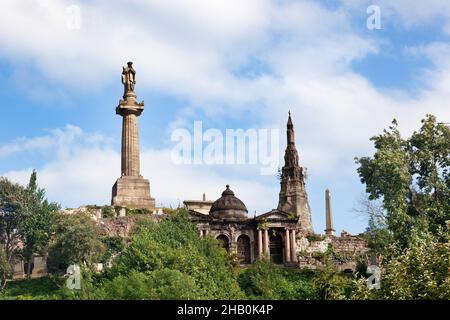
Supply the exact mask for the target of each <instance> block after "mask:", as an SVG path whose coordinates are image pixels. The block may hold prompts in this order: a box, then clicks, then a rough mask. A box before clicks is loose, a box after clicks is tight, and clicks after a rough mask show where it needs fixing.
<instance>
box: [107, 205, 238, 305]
mask: <svg viewBox="0 0 450 320" xmlns="http://www.w3.org/2000/svg"><path fill="white" fill-rule="evenodd" d="M163 271H164V272H163ZM161 272H163V273H161ZM136 273H142V274H143V275H142V276H138V275H137V274H136ZM156 273H161V274H164V275H166V276H167V279H169V280H168V287H173V285H172V284H170V281H171V280H170V279H172V280H173V279H178V278H179V279H180V281H183V282H185V283H190V281H193V282H192V283H191V284H190V288H191V289H192V292H193V293H195V294H193V296H194V298H202V299H236V298H242V297H243V293H242V292H241V290H240V289H239V286H238V284H237V281H236V277H237V273H238V267H237V264H236V263H235V262H234V261H233V260H232V259H231V257H230V256H229V255H228V254H227V252H226V251H225V250H223V249H222V248H220V247H219V246H218V244H217V241H216V240H215V239H212V238H209V237H208V238H206V239H201V238H200V237H199V236H198V231H197V229H196V227H195V226H194V225H193V224H192V223H191V222H190V221H189V217H188V215H187V212H186V210H185V209H177V212H176V214H173V215H171V216H169V217H167V218H166V219H165V220H163V221H162V222H160V223H158V224H156V223H154V222H151V221H140V222H138V223H137V225H136V226H135V229H134V231H133V234H132V237H131V241H130V244H129V245H128V246H127V248H126V249H125V250H124V251H123V252H122V253H121V254H120V256H118V258H117V259H116V261H115V262H114V264H113V266H112V268H111V269H108V270H106V271H105V273H104V279H102V280H100V282H99V283H100V285H99V287H98V290H100V291H103V290H106V291H107V292H109V291H108V290H109V289H105V288H103V284H104V285H107V286H110V287H109V288H110V289H111V290H115V289H114V288H118V287H117V286H119V287H120V284H121V283H122V281H124V280H123V279H126V278H127V277H130V276H131V275H132V274H133V275H132V277H133V279H135V280H136V279H138V280H139V283H142V282H143V283H147V284H156V282H155V281H156V280H154V279H153V278H151V277H152V276H153V275H155V274H156ZM144 275H145V277H144ZM149 277H150V278H149ZM116 278H117V280H116ZM115 281H116V282H115ZM154 289H155V288H154ZM149 290H150V289H149ZM167 290H169V289H167ZM167 290H165V291H164V294H163V291H158V290H156V289H155V290H154V291H145V293H142V294H143V296H142V298H148V297H149V296H152V297H153V298H158V299H163V298H164V297H165V296H166V295H165V294H166V293H167V292H168V291H167ZM169 291H170V290H169ZM124 292H127V291H124ZM158 294H159V296H158ZM184 295H185V294H184V293H183V292H182V291H180V292H179V296H175V297H174V298H177V297H178V298H180V299H181V298H183V297H184ZM123 298H126V297H125V293H124V296H123ZM133 298H137V296H136V295H133Z"/></svg>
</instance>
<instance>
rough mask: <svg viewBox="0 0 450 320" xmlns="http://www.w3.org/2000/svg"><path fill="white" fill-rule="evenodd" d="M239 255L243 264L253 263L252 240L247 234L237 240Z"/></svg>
mask: <svg viewBox="0 0 450 320" xmlns="http://www.w3.org/2000/svg"><path fill="white" fill-rule="evenodd" d="M237 254H238V259H239V262H240V263H241V264H250V263H251V262H252V261H251V253H250V238H249V237H248V236H246V235H245V234H242V235H240V236H239V238H238V239H237Z"/></svg>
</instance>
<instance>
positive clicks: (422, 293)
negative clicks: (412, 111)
mask: <svg viewBox="0 0 450 320" xmlns="http://www.w3.org/2000/svg"><path fill="white" fill-rule="evenodd" d="M371 140H372V141H374V144H375V149H376V151H375V154H374V156H373V157H364V158H356V162H357V163H358V164H359V168H358V173H359V175H360V178H361V182H363V183H365V184H366V191H367V193H368V195H369V200H371V201H373V200H380V201H381V203H382V210H381V211H382V212H383V214H382V215H381V219H376V218H375V217H374V216H372V217H371V218H370V220H369V228H368V231H367V238H368V240H369V246H370V249H371V252H372V253H374V252H375V253H381V254H382V255H384V257H383V259H382V263H381V265H380V267H381V289H380V290H371V291H369V290H368V289H367V286H366V283H365V279H363V278H361V279H359V280H356V288H357V290H355V292H354V298H360V299H361V298H378V299H380V298H385V299H449V283H450V272H449V271H450V269H449V267H450V247H449V234H450V229H449V223H450V192H449V190H450V179H449V172H450V129H449V128H448V127H447V126H445V125H443V124H440V123H438V122H437V120H436V118H435V117H434V116H432V115H427V116H426V118H425V119H423V120H422V126H421V128H420V130H419V131H416V132H414V133H413V134H412V136H411V137H410V138H408V139H403V138H401V136H400V133H399V130H398V127H397V122H396V121H395V120H394V121H393V124H392V126H391V127H390V128H389V130H385V131H384V132H383V134H381V135H379V136H376V137H373V138H372V139H371Z"/></svg>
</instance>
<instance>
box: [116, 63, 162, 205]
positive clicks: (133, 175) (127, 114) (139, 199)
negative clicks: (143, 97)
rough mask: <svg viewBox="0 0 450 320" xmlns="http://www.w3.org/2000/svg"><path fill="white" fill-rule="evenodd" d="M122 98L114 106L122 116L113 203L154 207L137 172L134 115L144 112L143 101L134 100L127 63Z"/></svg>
mask: <svg viewBox="0 0 450 320" xmlns="http://www.w3.org/2000/svg"><path fill="white" fill-rule="evenodd" d="M122 84H123V85H124V94H123V100H120V102H119V105H118V106H117V107H116V114H118V115H120V116H121V117H122V159H121V162H122V174H121V177H120V178H119V179H117V181H116V183H115V184H114V186H113V188H112V200H111V204H112V205H113V206H121V207H129V208H145V209H149V210H154V209H155V199H153V198H152V197H151V196H150V183H149V181H148V180H147V179H144V178H143V177H142V176H141V174H140V160H139V158H140V154H139V132H138V117H139V116H140V115H141V113H142V111H144V101H142V102H137V101H136V97H137V96H136V93H135V92H134V86H135V84H136V71H135V70H134V68H133V63H132V62H128V64H127V66H126V67H123V71H122Z"/></svg>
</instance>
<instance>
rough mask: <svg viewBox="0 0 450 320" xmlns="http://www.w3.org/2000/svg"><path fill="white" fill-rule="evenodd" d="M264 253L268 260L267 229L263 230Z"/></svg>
mask: <svg viewBox="0 0 450 320" xmlns="http://www.w3.org/2000/svg"><path fill="white" fill-rule="evenodd" d="M264 255H265V256H266V258H267V259H268V260H270V247H269V230H267V229H265V230H264Z"/></svg>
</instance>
